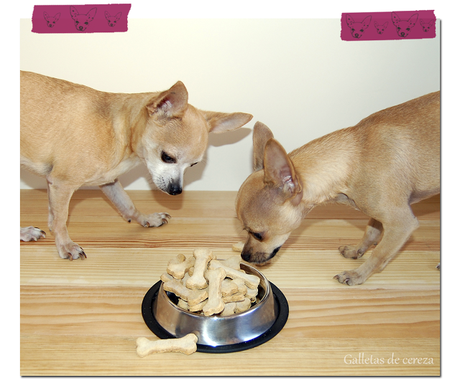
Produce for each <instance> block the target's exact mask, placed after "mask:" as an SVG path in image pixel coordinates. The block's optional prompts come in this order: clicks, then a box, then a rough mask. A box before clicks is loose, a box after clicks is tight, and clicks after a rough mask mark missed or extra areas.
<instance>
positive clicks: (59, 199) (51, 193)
mask: <svg viewBox="0 0 460 383" xmlns="http://www.w3.org/2000/svg"><path fill="white" fill-rule="evenodd" d="M76 189H77V188H74V187H69V186H67V185H65V184H57V183H48V199H49V218H48V221H49V226H50V230H52V231H53V232H54V238H55V241H56V247H57V249H58V252H59V256H60V257H61V258H64V259H70V260H72V259H77V258H81V259H83V258H86V254H85V252H84V251H83V249H82V248H81V247H80V246H78V245H77V244H76V243H74V242H72V240H71V239H70V237H69V233H68V232H67V217H68V215H69V202H70V198H72V195H73V193H74V191H75V190H76Z"/></svg>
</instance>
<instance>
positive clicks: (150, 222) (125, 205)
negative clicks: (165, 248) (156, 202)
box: [100, 180, 171, 227]
mask: <svg viewBox="0 0 460 383" xmlns="http://www.w3.org/2000/svg"><path fill="white" fill-rule="evenodd" d="M100 188H101V190H102V191H103V192H104V194H105V195H106V196H107V198H108V199H110V201H112V203H113V204H114V205H115V207H116V208H117V210H118V211H119V213H120V214H121V216H122V217H123V218H124V219H125V220H126V221H128V222H131V221H132V220H135V221H136V222H138V223H139V225H141V226H144V227H158V226H162V225H164V224H166V223H168V220H169V219H170V218H171V216H170V215H169V214H168V213H153V214H149V215H144V214H141V213H140V212H139V211H138V210H137V209H136V207H135V206H134V204H133V201H131V198H129V195H128V194H127V193H126V191H125V189H123V186H121V183H120V182H119V181H118V180H116V181H115V182H113V183H110V184H106V185H101V186H100Z"/></svg>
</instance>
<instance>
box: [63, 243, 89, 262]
mask: <svg viewBox="0 0 460 383" xmlns="http://www.w3.org/2000/svg"><path fill="white" fill-rule="evenodd" d="M57 248H58V252H59V256H60V257H61V258H63V259H69V260H71V261H72V260H73V259H78V258H80V259H85V258H86V254H85V252H84V251H83V249H82V248H81V247H80V246H78V245H77V244H76V243H74V242H69V243H66V244H64V245H57Z"/></svg>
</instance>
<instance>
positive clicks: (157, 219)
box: [138, 213, 171, 227]
mask: <svg viewBox="0 0 460 383" xmlns="http://www.w3.org/2000/svg"><path fill="white" fill-rule="evenodd" d="M170 218H171V216H170V215H169V214H168V213H153V214H150V215H143V216H142V217H141V218H140V219H139V221H138V222H139V224H140V225H142V226H144V227H159V226H163V225H166V224H167V223H168V222H169V219H170Z"/></svg>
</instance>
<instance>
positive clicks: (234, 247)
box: [232, 242, 244, 253]
mask: <svg viewBox="0 0 460 383" xmlns="http://www.w3.org/2000/svg"><path fill="white" fill-rule="evenodd" d="M243 248H244V242H238V243H235V244H233V245H232V250H233V251H237V252H238V253H241V252H242V251H243Z"/></svg>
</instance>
